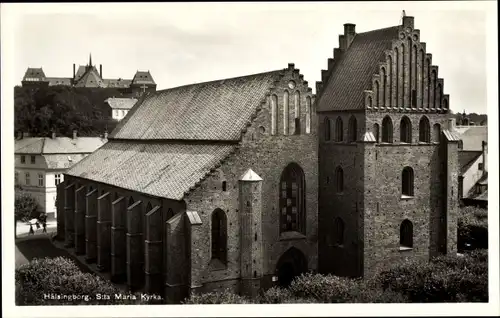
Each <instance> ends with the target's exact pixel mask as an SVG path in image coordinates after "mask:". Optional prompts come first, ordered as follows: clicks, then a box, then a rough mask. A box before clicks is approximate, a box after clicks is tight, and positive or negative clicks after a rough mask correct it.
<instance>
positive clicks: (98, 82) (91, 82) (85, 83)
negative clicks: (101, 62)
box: [75, 66, 106, 87]
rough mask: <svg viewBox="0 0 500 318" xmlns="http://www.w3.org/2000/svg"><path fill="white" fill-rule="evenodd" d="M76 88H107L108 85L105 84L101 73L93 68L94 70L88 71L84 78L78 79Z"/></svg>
mask: <svg viewBox="0 0 500 318" xmlns="http://www.w3.org/2000/svg"><path fill="white" fill-rule="evenodd" d="M75 86H76V87H105V86H106V85H105V84H104V82H103V80H102V78H101V76H100V75H99V72H98V71H97V69H96V68H95V66H93V67H92V68H90V69H88V70H87V71H86V72H85V74H83V76H82V77H81V78H80V79H78V81H76V83H75Z"/></svg>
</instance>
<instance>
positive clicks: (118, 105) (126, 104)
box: [105, 97, 137, 109]
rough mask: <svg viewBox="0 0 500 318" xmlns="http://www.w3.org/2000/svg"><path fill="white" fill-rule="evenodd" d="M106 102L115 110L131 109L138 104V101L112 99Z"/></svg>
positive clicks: (133, 99)
mask: <svg viewBox="0 0 500 318" xmlns="http://www.w3.org/2000/svg"><path fill="white" fill-rule="evenodd" d="M105 102H106V103H108V105H109V107H111V108H113V109H131V108H132V107H133V106H134V104H135V103H137V99H135V98H115V97H110V98H108V99H106V100H105Z"/></svg>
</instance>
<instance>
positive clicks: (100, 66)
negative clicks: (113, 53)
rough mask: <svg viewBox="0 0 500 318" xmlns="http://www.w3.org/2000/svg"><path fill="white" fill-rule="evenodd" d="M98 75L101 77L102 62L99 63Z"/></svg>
mask: <svg viewBox="0 0 500 318" xmlns="http://www.w3.org/2000/svg"><path fill="white" fill-rule="evenodd" d="M99 76H101V78H102V64H99Z"/></svg>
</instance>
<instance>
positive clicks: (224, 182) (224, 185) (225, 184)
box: [222, 181, 227, 191]
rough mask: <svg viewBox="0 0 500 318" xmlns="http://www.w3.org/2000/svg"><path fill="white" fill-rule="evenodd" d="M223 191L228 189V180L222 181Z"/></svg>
mask: <svg viewBox="0 0 500 318" xmlns="http://www.w3.org/2000/svg"><path fill="white" fill-rule="evenodd" d="M222 191H227V182H226V181H222Z"/></svg>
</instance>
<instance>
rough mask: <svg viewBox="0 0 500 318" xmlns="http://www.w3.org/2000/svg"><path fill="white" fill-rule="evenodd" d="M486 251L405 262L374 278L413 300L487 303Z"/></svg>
mask: <svg viewBox="0 0 500 318" xmlns="http://www.w3.org/2000/svg"><path fill="white" fill-rule="evenodd" d="M485 260H487V255H486V256H485V255H484V252H475V253H474V254H472V255H469V254H466V255H464V256H462V257H457V256H441V257H437V258H435V259H433V260H432V261H431V262H428V263H423V262H418V261H414V262H406V263H404V264H401V265H398V266H396V267H394V268H392V269H390V270H387V271H383V272H381V273H380V274H379V275H377V277H376V278H375V280H376V281H377V282H378V283H379V286H380V287H381V288H382V289H384V290H390V291H393V292H397V293H400V294H402V295H404V296H405V297H408V299H409V300H410V301H411V302H464V301H467V302H487V301H488V286H487V285H488V267H487V262H485Z"/></svg>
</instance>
